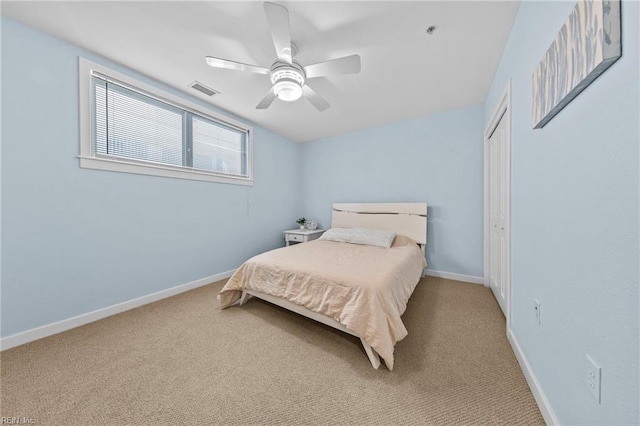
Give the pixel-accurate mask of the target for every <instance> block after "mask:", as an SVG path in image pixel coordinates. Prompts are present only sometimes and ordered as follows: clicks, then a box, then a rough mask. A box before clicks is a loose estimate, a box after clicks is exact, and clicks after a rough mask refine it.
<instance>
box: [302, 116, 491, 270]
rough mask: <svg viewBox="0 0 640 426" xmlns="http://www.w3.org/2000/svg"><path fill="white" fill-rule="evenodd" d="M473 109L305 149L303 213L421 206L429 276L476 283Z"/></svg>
mask: <svg viewBox="0 0 640 426" xmlns="http://www.w3.org/2000/svg"><path fill="white" fill-rule="evenodd" d="M482 126H483V107H482V106H481V105H479V106H474V107H469V108H464V109H459V110H454V111H450V112H446V113H441V114H433V115H430V116H427V117H422V118H417V119H413V120H409V121H403V122H399V123H395V124H389V125H386V126H382V127H376V128H372V129H367V130H362V131H358V132H353V133H348V134H344V135H340V136H335V137H331V138H327V139H321V140H318V141H314V142H310V143H307V144H305V145H304V147H303V159H304V161H303V164H304V179H303V182H304V206H305V207H304V211H305V214H306V216H307V217H312V218H317V219H318V220H319V222H320V223H321V225H322V226H325V227H327V226H330V225H331V204H332V203H339V202H426V203H427V204H428V206H429V207H428V225H427V239H428V241H427V260H428V262H429V269H432V270H437V271H444V272H453V273H457V274H464V275H472V276H482V239H483V234H482V232H483V231H482V202H483V201H482V199H483V195H482V191H483V189H482V188H483V182H482V179H483V174H482V161H483V160H482V158H483V154H482Z"/></svg>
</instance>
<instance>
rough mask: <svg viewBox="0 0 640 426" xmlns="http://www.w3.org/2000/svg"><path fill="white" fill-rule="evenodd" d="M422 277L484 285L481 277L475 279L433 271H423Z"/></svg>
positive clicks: (471, 276) (473, 277)
mask: <svg viewBox="0 0 640 426" xmlns="http://www.w3.org/2000/svg"><path fill="white" fill-rule="evenodd" d="M424 275H429V276H430V277H438V278H445V279H447V280H454V281H462V282H465V283H473V284H482V285H484V278H483V277H475V276H473V275H462V274H454V273H453V272H443V271H434V270H433V269H425V270H424Z"/></svg>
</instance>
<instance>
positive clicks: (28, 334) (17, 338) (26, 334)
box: [0, 269, 235, 350]
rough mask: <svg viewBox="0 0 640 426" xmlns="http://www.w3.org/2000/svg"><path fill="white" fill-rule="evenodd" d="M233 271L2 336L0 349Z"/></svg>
mask: <svg viewBox="0 0 640 426" xmlns="http://www.w3.org/2000/svg"><path fill="white" fill-rule="evenodd" d="M234 272H235V269H233V270H231V271H226V272H222V273H220V274H216V275H211V276H208V277H204V278H200V279H199V280H195V281H191V282H189V283H186V284H181V285H178V286H176V287H171V288H168V289H166V290H161V291H158V292H156V293H151V294H148V295H146V296H142V297H138V298H135V299H131V300H127V301H126V302H122V303H118V304H115V305H111V306H107V307H106V308H102V309H98V310H95V311H93V312H87V313H86V314H81V315H78V316H75V317H72V318H67V319H65V320H62V321H58V322H54V323H51V324H47V325H43V326H41V327H37V328H32V329H31V330H27V331H23V332H21V333H16V334H12V335H11V336H7V337H3V338H2V339H0V350H5V349H10V348H14V347H16V346H20V345H23V344H25V343H29V342H33V341H34V340H38V339H42V338H43V337H48V336H52V335H54V334H58V333H61V332H63V331H67V330H71V329H72V328H76V327H80V326H81V325H85V324H89V323H90V322H94V321H98V320H100V319H103V318H106V317H110V316H112V315H116V314H119V313H121V312H124V311H128V310H130V309H134V308H137V307H139V306H142V305H146V304H148V303H152V302H156V301H158V300H161V299H166V298H167V297H171V296H175V295H176V294H180V293H184V292H185V291H189V290H193V289H194V288H198V287H202V286H204V285H207V284H211V283H213V282H216V281H220V280H223V279H225V278H229V277H230V276H231V275H233V273H234Z"/></svg>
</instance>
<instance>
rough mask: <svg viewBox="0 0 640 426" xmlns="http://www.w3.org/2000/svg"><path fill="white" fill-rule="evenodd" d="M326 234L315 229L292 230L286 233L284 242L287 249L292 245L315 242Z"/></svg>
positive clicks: (322, 230)
mask: <svg viewBox="0 0 640 426" xmlns="http://www.w3.org/2000/svg"><path fill="white" fill-rule="evenodd" d="M323 233H324V229H315V230H313V231H311V230H309V229H292V230H290V231H284V241H285V242H286V245H287V247H289V246H290V245H291V243H306V242H307V241H313V240H316V239H318V238H320V235H322V234H323Z"/></svg>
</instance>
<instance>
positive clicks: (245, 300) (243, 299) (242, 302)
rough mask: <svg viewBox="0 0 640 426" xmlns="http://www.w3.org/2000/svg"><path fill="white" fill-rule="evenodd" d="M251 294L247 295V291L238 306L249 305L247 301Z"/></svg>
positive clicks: (243, 293)
mask: <svg viewBox="0 0 640 426" xmlns="http://www.w3.org/2000/svg"><path fill="white" fill-rule="evenodd" d="M249 296H250V295H249V293H247V292H246V291H243V292H242V296H240V300H239V301H238V306H242V305H244V304H245V303H247V300H249Z"/></svg>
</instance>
